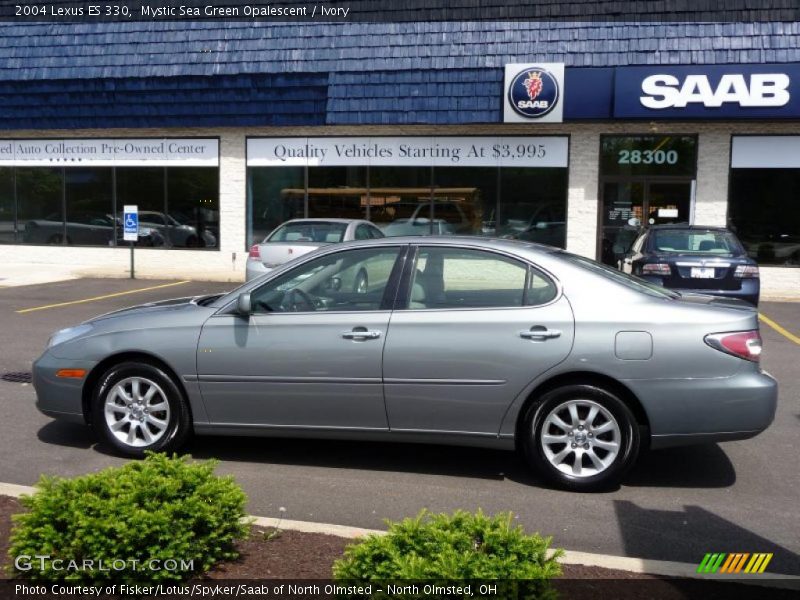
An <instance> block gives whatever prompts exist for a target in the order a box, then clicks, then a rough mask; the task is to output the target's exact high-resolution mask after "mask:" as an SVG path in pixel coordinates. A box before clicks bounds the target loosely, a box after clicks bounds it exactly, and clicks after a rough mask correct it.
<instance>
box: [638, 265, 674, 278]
mask: <svg viewBox="0 0 800 600" xmlns="http://www.w3.org/2000/svg"><path fill="white" fill-rule="evenodd" d="M671 274H672V269H670V267H669V265H668V264H667V263H650V264H645V265H642V275H659V276H661V277H669V276H670V275H671Z"/></svg>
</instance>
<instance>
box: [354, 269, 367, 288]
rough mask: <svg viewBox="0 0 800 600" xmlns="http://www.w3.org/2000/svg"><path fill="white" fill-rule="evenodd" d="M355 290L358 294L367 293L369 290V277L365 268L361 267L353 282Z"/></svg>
mask: <svg viewBox="0 0 800 600" xmlns="http://www.w3.org/2000/svg"><path fill="white" fill-rule="evenodd" d="M353 291H354V292H356V293H358V294H366V293H367V292H368V291H369V277H368V276H367V272H366V271H365V270H364V269H361V270H360V271H359V272H358V275H356V279H355V281H354V282H353Z"/></svg>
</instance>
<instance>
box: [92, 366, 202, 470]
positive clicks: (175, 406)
mask: <svg viewBox="0 0 800 600" xmlns="http://www.w3.org/2000/svg"><path fill="white" fill-rule="evenodd" d="M131 378H138V379H142V380H146V381H149V382H152V383H153V384H155V387H156V388H157V392H156V394H155V395H158V394H159V393H160V394H161V395H162V396H163V398H164V400H165V402H166V404H168V409H169V410H168V418H167V419H164V421H165V422H166V427H164V429H163V433H161V434H160V436H159V437H158V439H156V440H155V441H154V442H152V443H150V444H147V443H146V442H145V441H144V435H143V432H142V429H141V428H142V427H145V426H148V425H147V424H146V423H139V422H136V420H135V419H134V420H131V419H130V417H125V416H124V413H126V412H129V411H125V409H124V407H120V412H119V413H118V414H116V415H114V417H113V418H117V417H121V418H119V419H118V420H117V421H116V422H119V423H122V421H125V420H126V419H127V420H129V421H130V422H131V423H133V425H130V424H128V426H127V430H125V429H124V428H123V431H127V432H130V429H131V427H133V426H135V427H138V428H139V429H138V431H137V432H136V435H135V436H134V437H135V438H136V439H135V442H134V443H135V444H136V445H131V444H127V443H125V442H124V441H121V440H120V439H117V437H116V436H115V434H114V433H113V432H112V431H111V428H110V426H109V423H108V420H107V417H106V412H105V405H106V400H107V398H108V397H109V395H110V394H111V393H112V392H113V391H114V389H115V387H116V386H117V384H118V383H120V382H122V381H124V380H130V379H131ZM145 389H149V388H145ZM155 395H154V396H155ZM91 409H92V424H93V426H94V429H95V430H97V432H98V435H99V436H100V438H101V439H102V440H103V441H104V442H105V443H107V444H108V445H109V446H111V447H112V448H113V449H114V450H115V451H116V452H117V453H119V454H122V455H124V456H128V457H132V458H141V457H143V456H144V453H145V452H146V451H148V450H151V451H154V452H172V451H175V450H177V449H178V448H180V447H181V446H182V445H183V444H184V443H185V442H186V441H187V440H188V438H189V436H190V435H191V432H192V423H191V417H190V412H189V408H188V405H187V403H186V399H185V398H184V396H183V392H182V391H181V389H180V388H179V387H178V385H177V384H176V383H175V381H173V379H172V378H171V377H170V376H169V375H167V374H166V373H165V372H164V371H163V370H162V369H161V368H159V367H157V366H155V365H152V364H148V363H139V362H123V363H119V364H117V365H114V366H112V367H111V368H110V369H109V370H108V371H106V372H105V373H104V374H103V376H102V377H100V379H99V380H98V382H97V385H96V386H95V389H94V391H93V395H92V405H91ZM152 414H153V416H159V417H160V416H165V415H166V414H167V412H166V411H162V412H157V411H154V412H153V413H152ZM126 422H127V421H126ZM148 427H149V426H148ZM148 431H149V433H150V435H151V436H153V429H149V430H148ZM153 437H154V436H153Z"/></svg>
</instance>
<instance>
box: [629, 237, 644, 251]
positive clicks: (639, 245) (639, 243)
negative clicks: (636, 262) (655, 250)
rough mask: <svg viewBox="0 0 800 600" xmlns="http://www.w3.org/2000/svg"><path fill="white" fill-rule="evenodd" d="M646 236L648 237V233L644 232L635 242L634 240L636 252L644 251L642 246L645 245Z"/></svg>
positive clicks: (633, 248)
mask: <svg viewBox="0 0 800 600" xmlns="http://www.w3.org/2000/svg"><path fill="white" fill-rule="evenodd" d="M646 237H647V234H646V233H643V234H642V235H640V236H639V239H637V240H636V241H635V242H633V247H632V250H633V251H634V252H641V251H642V246H643V245H644V240H645V238H646Z"/></svg>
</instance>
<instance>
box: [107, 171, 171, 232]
mask: <svg viewBox="0 0 800 600" xmlns="http://www.w3.org/2000/svg"><path fill="white" fill-rule="evenodd" d="M164 171H165V169H164V167H131V168H125V169H117V225H118V227H119V229H120V231H119V233H118V234H117V239H119V240H121V239H122V231H121V229H122V210H123V207H124V206H125V205H126V204H135V205H137V206H138V207H139V231H140V233H141V234H144V235H140V237H139V241H138V242H137V245H141V246H165V245H168V244H169V238H168V237H167V224H168V219H167V215H166V214H165V212H164V206H165V202H164V192H165V189H164V183H165V181H166V180H165V172H164Z"/></svg>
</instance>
